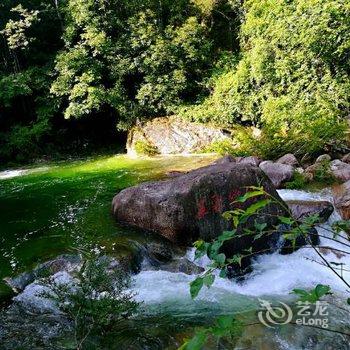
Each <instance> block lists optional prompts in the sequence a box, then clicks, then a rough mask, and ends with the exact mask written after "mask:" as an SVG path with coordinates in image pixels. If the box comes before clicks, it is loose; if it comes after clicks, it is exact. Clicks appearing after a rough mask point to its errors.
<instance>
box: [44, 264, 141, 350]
mask: <svg viewBox="0 0 350 350" xmlns="http://www.w3.org/2000/svg"><path fill="white" fill-rule="evenodd" d="M108 267H109V260H108V259H102V258H99V259H88V260H86V261H85V262H84V263H83V265H82V267H81V269H80V270H79V271H78V272H76V273H75V274H74V275H73V280H71V281H67V282H60V281H56V280H55V279H54V277H49V278H48V279H46V280H45V282H44V285H45V286H46V287H48V290H49V291H48V292H45V293H44V294H43V296H44V297H46V298H49V299H51V300H53V301H54V302H55V303H56V304H57V306H58V307H59V309H60V311H61V312H63V314H65V315H66V316H67V317H68V318H69V319H70V320H71V321H72V322H73V324H74V333H75V342H76V344H75V346H76V348H77V349H81V348H82V345H83V343H84V342H86V341H87V340H88V338H89V336H90V335H91V336H92V335H97V336H101V335H105V334H106V333H107V332H113V331H114V330H115V329H118V327H121V324H122V322H125V321H126V320H127V319H128V318H130V317H131V316H133V315H134V314H135V313H136V311H137V307H138V303H137V302H135V301H134V300H133V297H134V294H133V293H131V292H128V291H127V288H128V287H129V284H130V278H129V276H128V275H127V274H126V273H125V272H124V271H123V270H122V269H121V268H120V267H118V268H117V269H115V270H109V268H108Z"/></svg>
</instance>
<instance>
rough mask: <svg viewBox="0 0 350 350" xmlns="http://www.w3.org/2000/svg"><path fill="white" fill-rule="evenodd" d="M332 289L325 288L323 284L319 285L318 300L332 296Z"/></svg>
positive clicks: (317, 288) (316, 289)
mask: <svg viewBox="0 0 350 350" xmlns="http://www.w3.org/2000/svg"><path fill="white" fill-rule="evenodd" d="M330 291H331V287H330V286H325V285H323V284H318V285H317V286H316V288H315V292H316V296H317V297H318V298H321V297H323V296H324V295H327V294H330Z"/></svg>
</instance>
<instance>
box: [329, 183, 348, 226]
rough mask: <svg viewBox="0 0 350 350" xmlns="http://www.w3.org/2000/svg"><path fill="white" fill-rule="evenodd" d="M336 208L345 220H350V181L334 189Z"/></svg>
mask: <svg viewBox="0 0 350 350" xmlns="http://www.w3.org/2000/svg"><path fill="white" fill-rule="evenodd" d="M332 190H333V198H334V206H335V207H336V209H337V210H338V211H339V212H340V215H341V216H342V218H343V220H349V219H350V181H347V182H345V183H343V184H342V185H338V186H334V187H333V189H332Z"/></svg>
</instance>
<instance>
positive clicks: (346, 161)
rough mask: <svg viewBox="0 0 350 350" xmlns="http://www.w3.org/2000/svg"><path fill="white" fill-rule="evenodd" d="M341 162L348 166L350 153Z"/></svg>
mask: <svg viewBox="0 0 350 350" xmlns="http://www.w3.org/2000/svg"><path fill="white" fill-rule="evenodd" d="M341 161H342V162H344V163H348V164H350V153H348V154H346V155H345V156H344V157H343V158H342V159H341Z"/></svg>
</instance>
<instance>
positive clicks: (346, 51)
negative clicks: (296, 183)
mask: <svg viewBox="0 0 350 350" xmlns="http://www.w3.org/2000/svg"><path fill="white" fill-rule="evenodd" d="M0 33H1V44H0V45H1V48H0V52H1V64H0V160H1V161H2V162H9V161H12V162H26V161H30V160H32V159H35V158H40V157H43V156H49V157H55V156H58V155H60V154H65V155H66V154H74V153H77V154H82V152H91V151H92V150H96V149H99V148H101V147H107V148H108V147H115V145H116V144H119V145H122V144H123V143H124V141H125V131H126V130H128V129H129V128H130V127H131V126H133V125H135V124H137V123H140V122H142V121H143V120H146V119H149V118H152V117H155V116H164V115H172V114H178V115H180V116H182V117H184V118H189V119H190V120H193V121H198V122H209V123H213V124H216V125H218V126H220V127H222V128H225V129H228V130H231V131H232V134H233V138H234V139H235V142H236V143H235V144H237V140H238V141H239V147H238V148H237V147H236V148H234V149H232V150H231V149H230V147H227V145H222V147H225V149H226V148H228V149H229V150H230V151H231V153H236V154H258V155H263V156H269V157H277V156H278V155H280V154H283V153H286V152H291V151H292V152H294V153H296V154H299V155H301V156H302V155H304V154H316V153H318V152H321V151H322V150H324V148H325V147H328V148H329V147H340V146H343V145H344V144H345V145H346V141H347V140H346V138H347V137H346V132H347V127H348V126H347V118H348V116H349V93H348V91H349V90H350V89H349V88H350V79H349V73H350V4H349V3H348V2H347V1H342V0H334V1H332V0H327V1H322V0H295V1H290V0H278V1H271V0H264V1H258V0H248V1H236V0H177V1H170V0H146V1H140V0H131V1H130V0H129V1H126V0H84V1H82V0H51V1H49V2H47V1H43V0H18V1H17V0H16V1H13V0H4V1H2V3H1V4H0ZM255 128H259V130H260V133H261V134H260V136H259V139H258V140H257V139H256V138H254V130H255Z"/></svg>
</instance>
